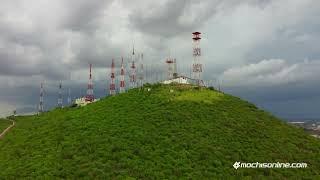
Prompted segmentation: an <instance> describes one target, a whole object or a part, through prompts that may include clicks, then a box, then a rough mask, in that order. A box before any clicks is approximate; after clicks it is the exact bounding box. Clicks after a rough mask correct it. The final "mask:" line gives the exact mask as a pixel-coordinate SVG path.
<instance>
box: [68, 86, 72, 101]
mask: <svg viewBox="0 0 320 180" xmlns="http://www.w3.org/2000/svg"><path fill="white" fill-rule="evenodd" d="M68 104H71V89H70V88H69V89H68Z"/></svg>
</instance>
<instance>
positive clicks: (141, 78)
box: [138, 53, 144, 87]
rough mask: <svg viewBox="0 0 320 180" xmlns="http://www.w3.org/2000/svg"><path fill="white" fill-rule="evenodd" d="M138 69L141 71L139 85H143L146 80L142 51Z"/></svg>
mask: <svg viewBox="0 0 320 180" xmlns="http://www.w3.org/2000/svg"><path fill="white" fill-rule="evenodd" d="M138 71H139V74H138V79H139V86H140V87H142V86H143V81H144V71H143V53H141V55H140V63H139V67H138Z"/></svg>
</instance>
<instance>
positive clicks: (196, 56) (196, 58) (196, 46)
mask: <svg viewBox="0 0 320 180" xmlns="http://www.w3.org/2000/svg"><path fill="white" fill-rule="evenodd" d="M200 35H201V33H200V32H193V33H192V36H193V37H192V40H193V68H192V72H193V78H194V79H195V80H196V81H197V84H198V85H200V84H201V82H202V81H201V73H202V64H201V63H200V56H201V48H200V40H201V37H200Z"/></svg>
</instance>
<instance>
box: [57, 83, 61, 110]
mask: <svg viewBox="0 0 320 180" xmlns="http://www.w3.org/2000/svg"><path fill="white" fill-rule="evenodd" d="M58 107H59V108H62V82H61V81H60V83H59V95H58Z"/></svg>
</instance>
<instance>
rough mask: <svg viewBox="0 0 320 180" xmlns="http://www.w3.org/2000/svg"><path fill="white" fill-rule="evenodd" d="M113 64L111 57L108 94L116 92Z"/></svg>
mask: <svg viewBox="0 0 320 180" xmlns="http://www.w3.org/2000/svg"><path fill="white" fill-rule="evenodd" d="M114 69H115V65H114V59H112V63H111V75H110V77H111V81H110V87H109V94H110V95H115V94H116V84H115V73H114Z"/></svg>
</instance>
